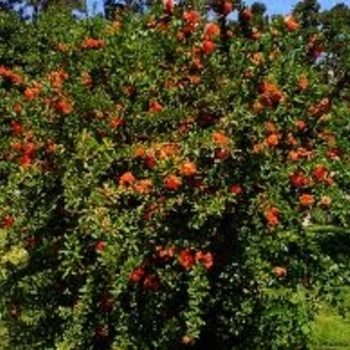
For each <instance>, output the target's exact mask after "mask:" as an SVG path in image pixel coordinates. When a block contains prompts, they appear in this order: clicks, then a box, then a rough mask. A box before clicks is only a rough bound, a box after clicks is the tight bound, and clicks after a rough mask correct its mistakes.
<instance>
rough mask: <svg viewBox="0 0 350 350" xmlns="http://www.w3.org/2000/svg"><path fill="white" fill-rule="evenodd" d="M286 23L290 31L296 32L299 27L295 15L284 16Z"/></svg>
mask: <svg viewBox="0 0 350 350" xmlns="http://www.w3.org/2000/svg"><path fill="white" fill-rule="evenodd" d="M284 24H285V25H286V27H287V29H288V30H289V31H290V32H294V31H295V30H297V29H298V28H299V23H298V22H297V20H296V19H295V17H294V16H293V15H288V16H286V17H285V18H284Z"/></svg>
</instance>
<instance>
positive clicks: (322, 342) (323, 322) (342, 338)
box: [315, 307, 350, 350]
mask: <svg viewBox="0 0 350 350" xmlns="http://www.w3.org/2000/svg"><path fill="white" fill-rule="evenodd" d="M315 341H316V345H317V347H318V348H319V349H320V350H321V349H324V350H326V349H337V350H341V349H348V350H349V349H350V318H348V319H343V318H341V317H340V316H339V315H337V314H336V313H335V311H334V310H331V309H330V308H328V307H324V309H323V310H322V312H321V313H320V314H319V315H318V317H317V319H316V323H315Z"/></svg>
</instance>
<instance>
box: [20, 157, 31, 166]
mask: <svg viewBox="0 0 350 350" xmlns="http://www.w3.org/2000/svg"><path fill="white" fill-rule="evenodd" d="M32 160H33V159H32V157H31V156H30V155H29V154H25V155H23V156H22V157H21V158H20V160H19V164H20V165H21V166H22V167H23V168H27V167H28V166H30V165H31V164H32Z"/></svg>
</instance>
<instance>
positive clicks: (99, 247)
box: [95, 241, 107, 253]
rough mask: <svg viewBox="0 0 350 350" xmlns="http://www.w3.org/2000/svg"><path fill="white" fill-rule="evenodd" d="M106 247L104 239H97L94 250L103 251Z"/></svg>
mask: <svg viewBox="0 0 350 350" xmlns="http://www.w3.org/2000/svg"><path fill="white" fill-rule="evenodd" d="M106 247H107V243H106V242H104V241H97V242H96V243H95V250H96V252H98V253H100V252H103V251H104V250H105V249H106Z"/></svg>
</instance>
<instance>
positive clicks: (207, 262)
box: [195, 251, 213, 270]
mask: <svg viewBox="0 0 350 350" xmlns="http://www.w3.org/2000/svg"><path fill="white" fill-rule="evenodd" d="M195 259H196V262H201V263H203V265H204V266H205V268H206V269H207V270H209V269H210V268H211V267H212V266H213V255H212V254H211V253H210V252H208V253H205V254H203V252H201V251H199V252H197V253H196V257H195Z"/></svg>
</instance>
